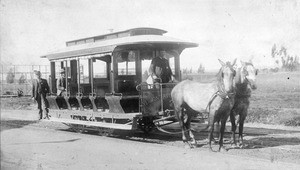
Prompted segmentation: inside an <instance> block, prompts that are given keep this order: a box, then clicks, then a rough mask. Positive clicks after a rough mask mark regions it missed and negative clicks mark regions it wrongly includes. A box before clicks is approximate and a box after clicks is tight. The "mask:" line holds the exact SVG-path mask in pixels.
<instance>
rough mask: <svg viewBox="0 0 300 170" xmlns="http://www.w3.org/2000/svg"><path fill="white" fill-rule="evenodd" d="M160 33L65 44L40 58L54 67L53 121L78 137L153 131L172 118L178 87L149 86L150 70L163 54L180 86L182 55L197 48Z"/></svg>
mask: <svg viewBox="0 0 300 170" xmlns="http://www.w3.org/2000/svg"><path fill="white" fill-rule="evenodd" d="M166 32H167V31H164V30H161V29H156V28H134V29H129V30H125V31H120V32H113V33H110V34H105V35H100V36H94V37H88V38H83V39H78V40H72V41H68V42H66V47H65V48H63V49H60V50H57V51H55V52H52V53H49V54H47V55H44V56H42V58H47V59H48V60H49V61H50V66H51V76H50V78H49V84H50V88H51V95H49V96H47V99H48V101H49V103H50V115H51V118H50V120H51V121H56V122H62V123H64V124H67V125H69V126H71V127H72V128H73V129H74V130H76V131H83V130H88V129H92V130H99V132H101V133H103V132H105V133H108V132H110V131H109V129H112V130H113V129H122V130H136V129H141V130H143V131H145V132H148V131H149V130H151V129H152V128H153V126H154V124H157V125H160V126H161V125H164V124H166V122H168V121H167V120H171V119H172V118H174V115H173V112H172V104H171V97H170V92H171V90H172V88H173V87H174V86H175V83H164V84H162V83H159V84H155V85H151V84H147V83H145V82H146V79H147V77H148V74H147V70H148V68H149V66H150V64H151V60H152V59H153V58H154V57H156V56H157V55H158V53H159V51H161V50H164V51H166V52H167V58H168V60H169V63H170V67H171V69H172V72H173V74H174V77H175V79H176V80H179V81H180V80H181V72H180V54H181V53H182V51H183V50H184V49H185V48H191V47H197V46H198V44H196V43H192V42H187V41H182V40H178V39H174V38H171V37H167V36H164V35H163V34H165V33H166ZM60 69H64V70H65V73H66V76H65V79H66V92H67V95H65V96H57V95H56V92H57V89H56V80H57V78H58V76H59V70H60Z"/></svg>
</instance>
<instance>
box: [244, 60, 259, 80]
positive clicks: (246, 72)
mask: <svg viewBox="0 0 300 170" xmlns="http://www.w3.org/2000/svg"><path fill="white" fill-rule="evenodd" d="M247 66H252V67H253V68H254V66H253V64H252V63H246V64H245V66H243V67H242V68H241V70H242V73H243V77H241V80H242V79H244V80H246V81H247V82H249V80H248V78H247V76H248V75H249V72H248V70H247V69H246V67H247ZM255 75H257V70H255Z"/></svg>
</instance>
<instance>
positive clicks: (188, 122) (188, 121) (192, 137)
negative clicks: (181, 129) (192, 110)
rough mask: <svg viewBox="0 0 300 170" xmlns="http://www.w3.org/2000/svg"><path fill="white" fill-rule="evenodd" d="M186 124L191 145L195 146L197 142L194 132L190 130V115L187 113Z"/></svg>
mask: <svg viewBox="0 0 300 170" xmlns="http://www.w3.org/2000/svg"><path fill="white" fill-rule="evenodd" d="M186 125H187V129H188V132H189V136H190V138H191V146H192V147H195V146H196V145H197V142H196V140H195V136H194V134H193V132H192V130H191V115H188V119H187V122H186Z"/></svg>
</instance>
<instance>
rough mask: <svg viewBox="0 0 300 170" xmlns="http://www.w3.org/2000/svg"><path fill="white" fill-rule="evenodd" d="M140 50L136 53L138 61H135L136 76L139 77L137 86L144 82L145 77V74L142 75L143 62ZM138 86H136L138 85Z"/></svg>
mask: <svg viewBox="0 0 300 170" xmlns="http://www.w3.org/2000/svg"><path fill="white" fill-rule="evenodd" d="M140 54H141V53H140V50H138V51H137V52H136V59H135V62H136V63H135V72H136V76H137V79H136V80H137V84H139V83H141V82H142V76H143V73H142V60H141V56H140ZM137 84H136V85H137Z"/></svg>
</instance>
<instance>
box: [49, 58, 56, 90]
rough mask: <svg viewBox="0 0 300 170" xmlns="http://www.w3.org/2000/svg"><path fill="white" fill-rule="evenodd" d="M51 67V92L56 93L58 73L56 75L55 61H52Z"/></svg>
mask: <svg viewBox="0 0 300 170" xmlns="http://www.w3.org/2000/svg"><path fill="white" fill-rule="evenodd" d="M50 67H51V69H50V70H51V73H50V75H51V87H50V89H51V93H56V81H55V80H56V77H55V76H56V75H55V62H51V63H50Z"/></svg>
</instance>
